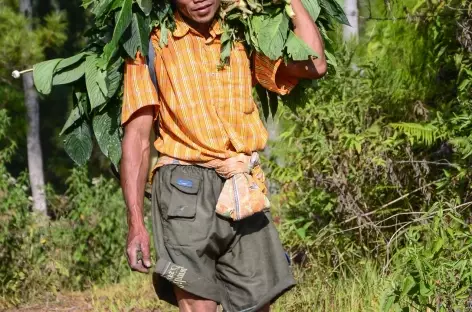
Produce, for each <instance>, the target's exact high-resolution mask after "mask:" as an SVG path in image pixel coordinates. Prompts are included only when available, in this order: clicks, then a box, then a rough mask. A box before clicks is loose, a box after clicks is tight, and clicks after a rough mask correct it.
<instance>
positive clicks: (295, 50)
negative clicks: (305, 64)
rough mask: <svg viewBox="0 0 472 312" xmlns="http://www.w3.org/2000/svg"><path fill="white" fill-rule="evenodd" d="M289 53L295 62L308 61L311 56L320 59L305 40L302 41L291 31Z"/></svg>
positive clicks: (288, 45)
mask: <svg viewBox="0 0 472 312" xmlns="http://www.w3.org/2000/svg"><path fill="white" fill-rule="evenodd" d="M286 46H287V53H288V55H289V57H290V59H292V60H293V61H306V60H308V59H310V57H311V56H316V57H319V55H318V54H317V53H316V52H315V51H313V49H312V48H310V47H309V46H308V45H307V44H306V43H305V42H304V41H303V40H301V39H300V38H299V37H298V36H297V35H296V34H295V33H294V32H293V31H290V34H289V35H288V40H287V45H286Z"/></svg>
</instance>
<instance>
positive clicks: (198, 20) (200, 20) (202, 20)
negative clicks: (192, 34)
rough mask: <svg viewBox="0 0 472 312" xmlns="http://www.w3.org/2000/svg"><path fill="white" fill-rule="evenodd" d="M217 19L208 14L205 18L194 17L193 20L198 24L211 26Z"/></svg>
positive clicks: (213, 15)
mask: <svg viewBox="0 0 472 312" xmlns="http://www.w3.org/2000/svg"><path fill="white" fill-rule="evenodd" d="M213 18H215V14H208V15H204V16H198V15H197V16H193V18H192V19H193V20H194V21H195V22H196V23H198V24H209V23H210V22H211V21H213Z"/></svg>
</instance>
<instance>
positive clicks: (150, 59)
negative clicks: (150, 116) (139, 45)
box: [147, 39, 159, 135]
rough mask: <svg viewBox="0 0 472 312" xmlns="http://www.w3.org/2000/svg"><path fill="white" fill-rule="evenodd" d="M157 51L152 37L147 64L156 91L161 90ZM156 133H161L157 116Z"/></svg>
mask: <svg viewBox="0 0 472 312" xmlns="http://www.w3.org/2000/svg"><path fill="white" fill-rule="evenodd" d="M155 60H156V51H155V50H154V46H153V44H152V39H149V49H148V57H147V66H148V70H149V76H150V77H151V81H152V84H153V85H154V88H156V92H158V91H159V86H158V85H157V75H156V66H155V63H154V62H155ZM154 133H155V134H156V135H159V118H156V120H155V122H154Z"/></svg>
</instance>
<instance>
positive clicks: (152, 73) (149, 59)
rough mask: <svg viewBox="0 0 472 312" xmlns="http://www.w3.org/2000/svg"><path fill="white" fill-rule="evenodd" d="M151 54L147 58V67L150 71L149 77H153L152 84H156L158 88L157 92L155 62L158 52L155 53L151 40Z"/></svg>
mask: <svg viewBox="0 0 472 312" xmlns="http://www.w3.org/2000/svg"><path fill="white" fill-rule="evenodd" d="M148 50H149V52H148V57H147V65H148V69H149V76H151V80H152V83H153V84H154V87H155V88H156V91H158V86H157V77H156V76H157V75H156V68H155V66H154V61H155V59H156V52H155V51H154V46H153V45H152V40H151V39H150V40H149V49H148Z"/></svg>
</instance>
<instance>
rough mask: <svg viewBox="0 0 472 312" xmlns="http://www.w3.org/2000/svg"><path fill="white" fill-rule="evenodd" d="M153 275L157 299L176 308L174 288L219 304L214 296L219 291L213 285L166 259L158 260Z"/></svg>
mask: <svg viewBox="0 0 472 312" xmlns="http://www.w3.org/2000/svg"><path fill="white" fill-rule="evenodd" d="M154 273H155V274H154V277H153V284H154V290H155V292H156V294H157V296H158V298H159V299H160V300H163V301H165V302H167V303H169V304H171V305H174V306H178V302H177V298H176V297H175V293H174V287H175V286H177V287H179V288H181V289H182V290H183V291H185V292H188V293H190V294H192V295H195V296H198V297H201V298H204V299H207V300H212V301H215V302H216V303H220V302H221V299H220V296H219V295H215V294H219V290H218V289H217V288H216V287H214V286H213V283H211V282H210V281H208V280H207V279H206V278H204V277H201V276H199V275H198V274H195V273H193V272H191V271H189V270H188V269H187V268H184V267H182V266H179V265H177V264H175V263H173V262H171V261H169V260H167V259H163V258H160V259H159V260H158V261H157V264H156V269H155V272H154ZM202 286H203V287H202Z"/></svg>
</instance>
